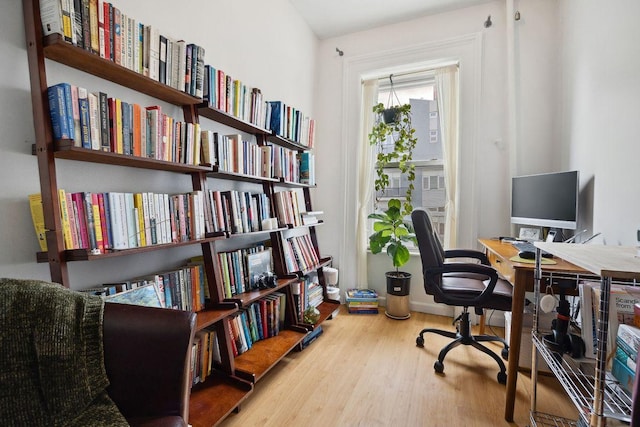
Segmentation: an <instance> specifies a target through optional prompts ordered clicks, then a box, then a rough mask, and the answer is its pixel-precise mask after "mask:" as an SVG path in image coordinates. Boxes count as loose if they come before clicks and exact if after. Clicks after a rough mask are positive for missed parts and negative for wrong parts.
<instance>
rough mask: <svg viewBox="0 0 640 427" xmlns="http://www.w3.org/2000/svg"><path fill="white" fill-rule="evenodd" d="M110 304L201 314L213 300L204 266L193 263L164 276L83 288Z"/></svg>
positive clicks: (152, 276)
mask: <svg viewBox="0 0 640 427" xmlns="http://www.w3.org/2000/svg"><path fill="white" fill-rule="evenodd" d="M81 292H84V293H89V294H91V295H99V296H102V297H104V298H105V300H107V301H109V302H117V303H123V304H135V305H145V306H149V307H161V308H169V309H174V310H186V311H201V310H203V309H204V307H205V304H206V302H207V301H208V300H209V299H210V296H209V288H208V286H207V279H206V275H205V272H204V265H203V264H200V263H190V264H189V265H185V266H183V267H181V268H177V269H174V270H169V271H166V272H162V273H157V274H152V275H149V276H145V277H141V278H137V279H133V280H127V281H122V282H118V283H107V284H104V285H102V286H97V287H92V288H88V289H83V290H82V291H81Z"/></svg>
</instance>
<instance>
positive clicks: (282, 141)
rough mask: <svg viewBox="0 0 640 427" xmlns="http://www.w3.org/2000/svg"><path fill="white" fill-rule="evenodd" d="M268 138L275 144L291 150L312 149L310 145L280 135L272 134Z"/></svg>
mask: <svg viewBox="0 0 640 427" xmlns="http://www.w3.org/2000/svg"><path fill="white" fill-rule="evenodd" d="M267 140H268V141H269V142H273V143H274V144H277V145H279V146H281V147H285V148H289V149H291V150H298V151H309V150H311V148H309V147H307V146H305V145H302V144H299V143H297V142H295V141H292V140H290V139H287V138H283V137H281V136H278V135H273V134H270V135H269V136H268V137H267Z"/></svg>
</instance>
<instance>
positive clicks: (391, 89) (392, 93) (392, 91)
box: [387, 74, 402, 108]
mask: <svg viewBox="0 0 640 427" xmlns="http://www.w3.org/2000/svg"><path fill="white" fill-rule="evenodd" d="M389 84H390V86H389V98H388V99H387V108H392V107H393V106H394V105H402V103H401V102H400V98H398V94H397V93H396V89H395V88H394V86H393V74H389ZM393 98H395V101H396V104H394V103H393V102H394V100H393Z"/></svg>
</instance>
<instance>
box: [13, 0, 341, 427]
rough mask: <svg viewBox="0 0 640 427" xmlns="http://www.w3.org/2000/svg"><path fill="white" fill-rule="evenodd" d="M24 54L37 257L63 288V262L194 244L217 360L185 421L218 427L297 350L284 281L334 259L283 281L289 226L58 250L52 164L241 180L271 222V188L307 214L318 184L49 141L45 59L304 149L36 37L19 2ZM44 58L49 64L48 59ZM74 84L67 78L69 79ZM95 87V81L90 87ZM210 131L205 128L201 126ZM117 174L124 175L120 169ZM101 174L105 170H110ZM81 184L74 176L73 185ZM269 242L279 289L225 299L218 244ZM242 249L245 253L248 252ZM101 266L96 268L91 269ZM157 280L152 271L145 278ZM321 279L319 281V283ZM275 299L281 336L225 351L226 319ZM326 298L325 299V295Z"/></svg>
mask: <svg viewBox="0 0 640 427" xmlns="http://www.w3.org/2000/svg"><path fill="white" fill-rule="evenodd" d="M23 9H24V22H25V34H26V44H27V55H28V61H29V74H30V85H31V101H32V105H33V122H34V129H35V144H34V147H33V154H34V155H35V156H36V158H37V163H38V171H39V175H40V193H41V195H42V205H43V212H44V222H45V228H46V230H47V232H46V240H47V247H48V248H49V250H48V251H47V252H40V253H38V254H37V261H38V262H43V263H44V262H46V263H48V264H49V271H50V275H51V280H52V281H53V282H57V283H60V284H62V285H63V286H66V287H69V286H70V283H71V280H70V278H69V275H70V272H69V268H68V264H69V263H70V262H88V261H99V260H102V259H106V258H119V257H128V256H131V255H136V254H140V253H148V252H153V251H158V250H163V251H171V250H174V249H176V248H180V247H185V246H190V245H191V246H192V245H200V246H201V251H202V258H203V260H204V272H205V274H206V283H207V285H208V291H209V295H210V300H209V301H208V302H207V304H206V305H205V307H206V308H205V309H204V310H202V311H199V312H198V313H197V317H196V319H197V320H196V329H197V331H203V330H205V329H207V330H212V331H215V333H216V336H217V338H218V342H219V346H220V348H219V349H220V355H221V361H220V362H218V363H216V365H215V369H214V372H212V374H211V375H210V376H209V377H207V379H206V381H204V382H203V383H199V384H196V385H194V386H193V387H192V389H191V392H190V399H189V414H188V416H189V420H188V422H189V423H190V424H191V425H193V426H194V427H199V426H212V425H217V424H219V423H220V422H221V421H222V420H223V419H224V418H225V417H226V416H228V415H229V414H230V413H231V412H232V411H234V410H238V409H239V406H240V404H241V403H242V402H243V401H244V399H246V397H247V396H248V395H249V394H250V393H251V392H252V390H253V387H254V384H255V383H256V382H257V381H258V380H259V379H260V378H262V377H263V376H264V375H265V374H266V373H267V372H269V371H270V370H271V369H272V368H273V367H274V366H275V365H276V364H277V363H278V362H279V361H280V360H282V358H284V357H285V356H286V355H287V354H288V353H289V352H290V351H292V350H294V349H298V348H300V343H301V342H302V340H303V339H304V338H305V336H306V335H307V334H308V333H309V331H310V330H312V329H313V327H310V325H304V324H300V323H299V322H297V320H296V319H297V317H296V316H295V315H294V313H293V312H291V310H292V308H293V304H292V301H293V294H292V290H291V288H292V287H291V284H292V283H294V282H297V281H298V280H299V277H300V276H301V275H304V274H307V273H309V272H312V271H314V270H317V271H318V272H319V277H322V274H321V269H322V267H323V266H325V265H329V264H330V263H331V258H322V259H321V262H320V263H319V265H317V266H314V267H313V268H312V269H310V270H308V271H306V272H295V274H289V273H288V272H287V271H286V268H285V267H284V264H283V263H282V257H281V256H280V255H277V254H278V253H281V250H282V248H281V247H280V245H281V244H282V234H283V233H288V232H291V231H292V229H291V228H290V227H280V228H276V229H269V230H262V231H252V232H248V233H242V234H231V233H230V232H229V230H223V231H217V232H215V233H208V234H207V235H206V237H205V238H202V239H193V240H188V241H180V242H174V243H165V244H156V245H148V246H142V247H135V248H131V249H124V250H111V251H106V253H100V254H97V253H94V252H92V251H91V250H88V249H69V250H67V249H66V248H65V241H64V238H63V231H62V229H63V224H62V221H61V206H60V201H59V199H58V190H59V186H58V182H57V176H58V172H59V171H61V170H62V169H63V168H64V167H65V166H66V165H68V163H65V162H60V161H59V160H65V161H66V160H72V161H75V162H83V163H95V164H101V165H105V166H107V169H108V168H113V174H114V176H116V175H121V174H123V173H127V170H132V169H135V170H144V171H146V172H145V173H149V174H154V173H156V174H157V173H158V172H159V171H160V172H162V173H174V174H181V175H184V174H186V175H189V176H190V177H191V186H190V187H189V188H188V189H186V191H185V193H184V194H186V193H189V192H192V191H199V190H202V191H203V192H206V191H207V189H208V188H216V189H218V188H220V187H222V188H223V189H233V188H234V186H235V185H236V184H238V183H243V185H248V186H255V187H256V188H260V189H261V191H262V192H263V193H264V194H266V195H267V197H268V198H269V203H270V209H271V212H272V213H273V215H272V216H275V206H274V192H275V188H276V187H278V186H284V187H290V188H294V189H295V191H298V192H301V193H302V195H303V199H304V204H305V208H306V210H311V209H310V206H311V197H310V192H309V190H310V189H311V188H315V185H307V184H301V183H299V182H290V181H284V180H283V179H282V178H280V177H267V178H265V177H259V176H249V175H244V174H237V173H231V172H222V171H220V170H219V169H218V167H217V165H215V164H214V165H210V164H200V165H191V164H183V163H178V162H170V161H163V160H157V159H153V158H146V157H141V156H132V155H125V154H118V153H114V152H109V151H99V150H92V149H87V148H82V147H78V146H77V143H74V141H73V140H69V139H62V140H55V139H54V137H53V127H52V119H51V111H50V109H49V100H48V94H47V92H48V87H49V86H48V83H47V61H49V62H56V63H59V64H64V65H66V66H68V67H71V68H73V69H74V70H76V72H77V73H85V74H88V75H91V76H94V77H97V78H100V79H104V80H107V81H110V82H113V83H115V84H117V85H120V86H121V87H122V88H123V89H124V90H126V91H130V92H132V93H141V94H145V95H147V96H151V97H153V98H155V99H157V100H160V101H164V102H167V103H170V104H172V105H174V106H177V107H181V108H182V112H183V116H184V117H183V118H184V121H185V122H188V123H200V122H201V120H200V119H201V118H203V119H207V120H208V121H211V122H213V126H214V127H216V126H219V125H223V126H228V127H231V128H233V129H235V130H236V131H238V132H244V133H246V134H249V135H250V137H251V138H255V140H256V143H257V145H266V144H272V145H278V146H280V147H284V148H286V149H289V150H294V151H298V152H302V151H305V150H308V149H309V148H308V147H306V146H304V145H302V144H299V143H296V142H294V141H291V140H288V139H285V138H281V137H279V136H276V135H274V134H273V133H272V132H271V130H268V129H265V128H262V127H261V126H258V125H255V124H254V123H250V122H247V121H245V120H242V119H239V118H237V117H235V116H233V115H231V114H228V113H226V112H224V111H220V110H217V109H215V108H210V107H209V106H208V105H207V104H206V103H205V102H204V101H203V99H201V98H199V97H195V96H192V95H190V94H188V93H186V92H183V91H180V90H177V89H175V88H173V87H170V86H168V85H166V84H164V83H161V82H159V81H155V80H153V79H151V78H150V77H148V76H146V75H144V74H142V73H138V72H136V71H133V70H130V69H128V68H126V67H124V66H121V65H119V64H117V63H115V62H113V61H111V60H108V59H104V58H101V57H100V56H99V55H97V54H94V53H92V52H90V51H88V50H85V49H83V48H81V47H78V46H74V45H72V44H71V43H69V42H67V41H65V40H64V38H63V37H62V36H61V35H58V34H53V35H49V36H47V37H43V33H42V26H41V22H40V12H39V0H23ZM45 60H47V61H45ZM69 78H71V79H72V78H73V74H72V76H71V77H69ZM96 83H97V84H100V82H99V81H98V82H96ZM200 125H201V126H202V129H207V127H206V126H208V125H209V124H208V123H206V122H205V123H204V124H203V123H200ZM208 130H211V129H208ZM123 168H124V169H123ZM107 173H109V172H108V171H107ZM83 179H88V178H87V177H86V176H78V180H79V182H82V180H83ZM316 225H318V224H312V225H307V226H303V227H298V228H299V230H297V231H299V232H300V231H302V232H306V233H309V234H310V235H311V240H312V242H313V250H314V251H316V252H317V253H318V254H319V250H318V246H317V239H316V237H315V226H316ZM260 240H262V241H265V240H266V241H269V242H270V243H269V245H270V246H271V247H272V248H273V253H274V260H273V261H274V268H275V273H276V274H277V276H278V278H279V279H278V281H277V285H276V286H275V287H274V288H270V289H260V290H254V291H249V292H245V293H242V294H240V295H236V296H234V297H233V298H228V299H227V298H225V294H224V287H223V286H224V285H223V283H222V275H221V268H220V265H218V257H217V255H218V250H219V249H218V246H219V244H221V242H225V244H231V245H236V246H242V245H246V246H249V245H250V244H251V242H254V241H255V242H257V241H260ZM246 246H245V247H246ZM95 266H96V268H100V266H99V263H96V264H95ZM150 274H156V272H150ZM320 280H322V279H320ZM274 292H280V293H283V294H285V296H286V301H285V320H284V323H283V324H282V325H281V326H280V331H279V333H278V335H276V336H274V337H270V338H266V339H263V340H260V341H257V342H254V343H253V344H252V347H251V348H250V349H249V350H248V351H246V352H244V353H242V354H240V355H238V356H237V357H234V354H233V351H232V348H233V346H232V342H231V340H232V337H231V334H230V330H229V326H228V324H229V320H230V319H231V318H233V317H234V316H237V315H238V313H239V312H240V310H241V309H243V308H246V307H248V306H250V305H251V304H253V303H255V302H257V301H260V300H261V299H264V298H267V297H269V296H270V295H271V294H273V293H274ZM325 296H326V292H325ZM336 307H337V305H336V303H335V302H333V301H329V300H327V301H325V302H324V303H322V304H321V305H320V307H319V310H320V312H321V316H320V318H321V321H324V320H326V319H328V318H330V317H331V316H332V313H333V312H334V311H335V308H336Z"/></svg>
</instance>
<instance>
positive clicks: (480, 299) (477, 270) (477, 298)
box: [424, 262, 498, 307]
mask: <svg viewBox="0 0 640 427" xmlns="http://www.w3.org/2000/svg"><path fill="white" fill-rule="evenodd" d="M451 273H459V274H460V278H461V279H464V278H465V277H464V274H470V275H473V274H476V275H481V276H485V277H486V278H485V279H478V280H483V281H486V280H489V283H488V284H487V286H486V287H485V289H484V291H482V292H481V293H480V294H469V295H464V292H460V295H458V296H457V297H456V298H454V299H455V300H457V301H455V302H456V303H457V304H460V305H466V306H469V307H470V306H481V305H482V304H484V303H485V302H486V301H487V300H488V299H489V298H491V295H492V294H493V290H494V288H495V287H496V283H497V282H498V272H497V271H496V270H495V269H494V268H493V267H487V266H485V265H482V264H469V263H456V262H454V263H449V264H444V265H442V267H434V268H430V269H429V270H428V271H425V272H424V276H425V279H426V280H429V281H430V283H432V284H435V286H432V288H433V292H434V293H435V294H437V295H438V296H439V297H440V298H442V299H443V300H452V296H451V295H447V294H445V293H444V292H443V291H442V288H441V287H440V283H441V282H440V279H441V278H442V275H443V274H451Z"/></svg>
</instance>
